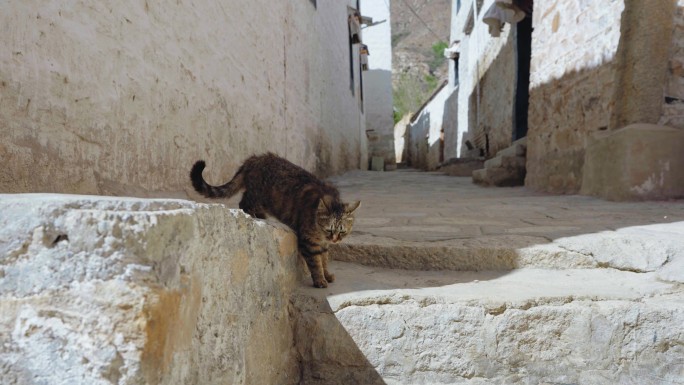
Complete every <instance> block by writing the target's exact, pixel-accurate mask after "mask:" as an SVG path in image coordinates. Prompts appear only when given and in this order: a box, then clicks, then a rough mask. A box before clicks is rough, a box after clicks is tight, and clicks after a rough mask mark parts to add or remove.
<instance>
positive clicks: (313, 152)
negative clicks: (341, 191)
mask: <svg viewBox="0 0 684 385" xmlns="http://www.w3.org/2000/svg"><path fill="white" fill-rule="evenodd" d="M358 7H359V4H358V1H352V0H349V1H321V0H297V1H288V2H271V1H263V0H257V1H252V2H244V3H239V2H238V3H236V2H226V1H217V2H209V3H208V2H199V3H198V2H193V3H188V2H177V1H163V2H139V1H135V2H131V1H124V2H117V3H116V4H109V5H108V4H90V3H88V4H85V3H83V4H81V3H73V2H67V1H56V2H51V3H50V5H49V6H45V4H43V3H41V2H37V1H22V2H4V3H2V4H1V5H0V25H2V27H0V29H1V30H2V34H0V35H1V36H0V134H1V135H2V137H3V140H2V143H1V144H0V158H1V159H2V162H3V168H2V171H0V191H2V192H37V191H41V192H64V193H85V194H104V195H138V196H185V195H186V194H187V192H188V191H190V190H191V188H190V186H189V182H188V172H189V169H190V167H191V166H192V164H193V162H195V161H196V160H198V159H205V160H206V161H207V164H208V168H207V171H206V172H205V173H206V174H205V176H206V177H207V179H208V180H209V181H210V182H214V183H218V182H225V180H226V178H227V177H229V176H231V175H232V174H233V173H234V172H235V170H236V169H237V167H238V165H239V164H240V162H242V160H244V159H245V158H246V157H248V156H250V155H252V154H257V153H262V152H265V151H271V152H274V153H277V154H279V155H282V156H284V157H286V158H288V159H290V160H291V161H293V162H294V163H296V164H299V165H301V166H303V167H305V168H307V169H309V170H312V171H314V172H315V173H317V174H318V175H320V176H328V175H331V174H336V173H340V172H343V171H346V170H349V169H356V168H359V167H365V165H366V164H367V139H366V127H365V115H364V113H363V108H362V106H363V104H362V103H363V102H362V100H361V97H362V92H361V91H362V88H361V87H362V86H361V76H360V72H361V70H360V57H359V53H358V52H359V49H358V46H359V44H356V43H354V42H353V39H352V36H351V27H350V23H349V15H350V12H351V11H350V10H353V9H358Z"/></svg>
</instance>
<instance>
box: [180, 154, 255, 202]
mask: <svg viewBox="0 0 684 385" xmlns="http://www.w3.org/2000/svg"><path fill="white" fill-rule="evenodd" d="M205 167H206V163H204V161H203V160H198V161H197V162H196V163H195V165H194V166H192V170H191V171H190V180H192V187H194V188H195V191H197V192H198V193H200V194H202V195H204V196H205V197H207V198H230V197H232V196H233V195H235V194H236V193H237V192H238V191H240V190H241V189H242V188H243V187H244V183H243V174H242V167H240V169H239V170H238V171H237V173H235V176H233V179H231V180H230V182H228V183H226V184H224V185H221V186H212V185H210V184H209V183H207V181H205V180H204V178H202V171H204V168H205Z"/></svg>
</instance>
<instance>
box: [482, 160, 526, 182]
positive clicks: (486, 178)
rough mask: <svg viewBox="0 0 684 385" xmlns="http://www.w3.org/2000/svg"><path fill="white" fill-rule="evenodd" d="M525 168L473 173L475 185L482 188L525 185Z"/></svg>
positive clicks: (497, 169)
mask: <svg viewBox="0 0 684 385" xmlns="http://www.w3.org/2000/svg"><path fill="white" fill-rule="evenodd" d="M522 159H524V158H522ZM525 175H526V170H525V168H524V167H523V168H520V167H516V168H510V169H509V168H504V167H496V168H483V169H480V170H475V171H473V183H476V184H479V185H482V186H498V187H512V186H522V185H524V184H525Z"/></svg>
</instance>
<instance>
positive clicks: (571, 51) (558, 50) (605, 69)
mask: <svg viewBox="0 0 684 385" xmlns="http://www.w3.org/2000/svg"><path fill="white" fill-rule="evenodd" d="M534 6H535V9H534V19H533V27H534V32H533V34H532V62H531V75H530V107H529V131H528V136H527V138H528V139H527V140H528V141H527V178H526V179H525V184H526V185H527V186H530V187H532V188H534V189H536V190H543V191H549V192H555V193H575V192H577V191H578V190H579V188H580V185H581V181H582V167H583V164H584V150H585V146H586V139H587V137H588V135H591V134H592V133H594V132H597V131H601V130H606V129H608V127H609V125H610V117H611V113H612V110H613V107H614V106H613V94H614V82H615V78H616V65H615V61H616V55H617V52H618V44H619V42H620V36H621V34H620V33H621V30H620V29H621V17H622V11H623V9H624V6H625V5H624V1H622V0H610V1H601V2H589V1H580V0H573V1H551V2H535V5H534Z"/></svg>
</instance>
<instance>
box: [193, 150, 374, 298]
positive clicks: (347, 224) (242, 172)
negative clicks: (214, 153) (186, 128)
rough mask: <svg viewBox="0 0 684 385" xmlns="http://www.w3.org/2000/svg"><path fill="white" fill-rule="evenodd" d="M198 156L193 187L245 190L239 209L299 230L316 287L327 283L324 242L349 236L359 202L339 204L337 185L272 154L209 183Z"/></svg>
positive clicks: (205, 191) (214, 193) (213, 191)
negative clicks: (221, 182)
mask: <svg viewBox="0 0 684 385" xmlns="http://www.w3.org/2000/svg"><path fill="white" fill-rule="evenodd" d="M205 166H206V164H205V163H204V161H202V160H200V161H198V162H196V163H195V165H194V166H193V167H192V171H191V172H190V179H191V180H192V186H193V187H194V188H195V190H196V191H197V192H198V193H200V194H202V195H204V196H205V197H207V198H230V197H231V196H233V195H235V194H236V193H237V192H238V191H240V190H242V189H244V190H245V191H244V193H243V194H242V200H240V208H241V209H242V210H244V211H245V212H246V213H247V214H249V215H251V216H254V217H256V218H261V219H265V218H266V215H271V216H274V217H276V218H277V219H278V220H280V221H281V222H283V223H284V224H286V225H287V226H289V227H290V228H291V229H292V230H294V231H295V233H296V234H297V245H298V248H299V252H300V254H301V255H302V257H303V258H304V260H305V261H306V264H307V266H308V267H309V271H310V272H311V279H313V285H314V286H315V287H320V288H324V287H328V283H329V282H333V281H334V280H335V276H334V275H333V274H331V273H330V272H329V271H328V246H329V244H330V243H337V242H339V241H341V240H342V239H343V238H344V237H345V236H347V235H349V233H351V230H352V225H353V224H354V210H356V209H357V208H358V207H359V205H360V204H361V202H358V201H357V202H354V203H349V204H346V203H343V202H342V201H341V200H340V193H339V191H338V190H337V188H335V186H333V185H331V184H329V183H326V182H323V181H321V180H320V179H318V178H316V177H315V176H314V175H313V174H311V173H309V172H308V171H306V170H304V169H303V168H301V167H299V166H296V165H294V164H292V163H291V162H289V161H288V160H286V159H283V158H281V157H279V156H277V155H274V154H272V153H267V154H264V155H255V156H252V157H250V158H249V159H247V160H246V161H245V162H244V163H243V164H242V166H240V168H239V169H238V171H237V173H235V176H233V179H231V180H230V182H228V183H226V184H224V185H222V186H211V185H209V184H208V183H207V182H206V181H205V180H204V178H202V171H203V170H204V167H205Z"/></svg>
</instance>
